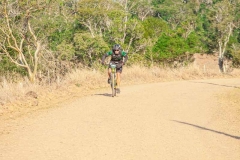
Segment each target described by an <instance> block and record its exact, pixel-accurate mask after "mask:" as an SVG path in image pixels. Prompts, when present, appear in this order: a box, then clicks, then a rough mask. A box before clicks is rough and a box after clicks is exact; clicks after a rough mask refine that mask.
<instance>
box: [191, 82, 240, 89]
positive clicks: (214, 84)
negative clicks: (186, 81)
mask: <svg viewBox="0 0 240 160" xmlns="http://www.w3.org/2000/svg"><path fill="white" fill-rule="evenodd" d="M190 82H192V83H205V84H210V85H216V86H223V87H231V88H238V89H240V87H237V86H228V85H222V84H215V83H209V82H193V81H190Z"/></svg>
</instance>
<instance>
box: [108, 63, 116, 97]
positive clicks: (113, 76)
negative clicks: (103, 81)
mask: <svg viewBox="0 0 240 160" xmlns="http://www.w3.org/2000/svg"><path fill="white" fill-rule="evenodd" d="M109 65H110V68H111V76H110V86H111V89H112V97H114V96H116V95H117V91H116V90H117V89H116V86H117V79H116V77H117V76H116V68H117V65H116V64H113V63H110V64H109Z"/></svg>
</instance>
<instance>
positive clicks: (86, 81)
mask: <svg viewBox="0 0 240 160" xmlns="http://www.w3.org/2000/svg"><path fill="white" fill-rule="evenodd" d="M230 77H240V70H234V71H233V72H231V73H228V74H221V73H219V71H218V70H211V69H208V70H203V69H201V68H198V67H194V66H189V67H182V68H177V69H176V68H175V69H172V68H159V67H151V68H147V67H141V66H136V65H135V66H131V67H124V70H123V74H122V85H129V84H141V83H150V82H163V81H173V80H174V81H175V80H188V79H207V78H230ZM106 81H107V69H100V70H90V69H81V70H75V71H72V72H71V73H69V74H68V75H66V76H65V78H64V79H59V80H58V81H57V82H56V83H54V84H51V85H49V84H48V83H47V82H46V83H45V84H41V85H39V84H38V83H35V84H31V83H30V82H29V81H28V80H27V79H23V80H21V81H19V82H18V83H13V82H7V81H6V79H5V78H2V80H1V81H0V115H5V114H7V113H10V112H11V113H13V112H15V110H16V108H17V111H18V113H17V114H16V115H19V114H22V112H24V111H25V110H27V111H28V112H29V111H32V110H38V109H42V108H48V107H51V106H54V105H55V104H58V103H60V102H64V101H65V100H66V99H72V98H73V97H77V96H81V95H86V94H88V93H89V92H91V91H92V90H93V89H97V88H104V87H108V84H107V82H106ZM29 91H32V92H34V93H36V94H37V96H38V97H37V98H36V97H33V96H31V94H27V93H29Z"/></svg>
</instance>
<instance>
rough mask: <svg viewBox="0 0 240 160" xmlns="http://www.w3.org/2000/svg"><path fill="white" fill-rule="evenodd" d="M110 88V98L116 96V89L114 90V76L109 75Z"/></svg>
mask: <svg viewBox="0 0 240 160" xmlns="http://www.w3.org/2000/svg"><path fill="white" fill-rule="evenodd" d="M111 83H112V84H111V87H112V97H114V96H116V89H115V76H114V74H111Z"/></svg>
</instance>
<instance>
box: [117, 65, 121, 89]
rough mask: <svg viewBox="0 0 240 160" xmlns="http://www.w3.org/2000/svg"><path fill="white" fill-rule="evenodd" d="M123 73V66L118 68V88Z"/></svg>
mask: <svg viewBox="0 0 240 160" xmlns="http://www.w3.org/2000/svg"><path fill="white" fill-rule="evenodd" d="M121 73H122V67H121V68H117V88H120V84H121Z"/></svg>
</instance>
